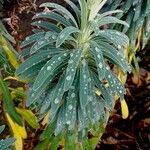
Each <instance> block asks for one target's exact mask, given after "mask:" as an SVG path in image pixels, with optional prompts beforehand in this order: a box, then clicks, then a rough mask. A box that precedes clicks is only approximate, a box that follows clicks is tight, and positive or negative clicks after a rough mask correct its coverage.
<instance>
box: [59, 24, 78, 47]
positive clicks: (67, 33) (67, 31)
mask: <svg viewBox="0 0 150 150" xmlns="http://www.w3.org/2000/svg"><path fill="white" fill-rule="evenodd" d="M76 32H79V30H78V29H77V28H75V27H73V26H69V27H66V28H65V29H63V30H62V31H61V32H60V33H59V35H58V37H57V40H56V47H57V48H58V47H60V46H61V45H62V44H63V43H64V42H65V40H67V39H68V38H69V36H70V34H72V33H76Z"/></svg>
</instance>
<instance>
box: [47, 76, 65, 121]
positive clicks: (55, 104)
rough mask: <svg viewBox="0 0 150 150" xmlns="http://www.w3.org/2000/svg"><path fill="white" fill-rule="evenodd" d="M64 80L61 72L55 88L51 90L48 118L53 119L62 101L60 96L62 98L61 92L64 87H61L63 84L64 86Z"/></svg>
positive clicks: (62, 92)
mask: <svg viewBox="0 0 150 150" xmlns="http://www.w3.org/2000/svg"><path fill="white" fill-rule="evenodd" d="M64 81H65V75H64V74H63V75H62V76H61V77H60V79H59V81H58V83H57V85H56V87H55V90H54V92H53V95H52V102H51V115H50V119H51V120H52V121H53V119H54V117H55V115H56V113H57V111H58V109H59V107H60V103H61V102H62V98H63V94H64V92H65V91H64V89H63V86H64Z"/></svg>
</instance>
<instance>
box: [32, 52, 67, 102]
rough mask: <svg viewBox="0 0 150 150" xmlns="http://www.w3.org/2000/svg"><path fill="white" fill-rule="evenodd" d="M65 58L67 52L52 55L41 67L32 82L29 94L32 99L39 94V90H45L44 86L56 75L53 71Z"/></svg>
mask: <svg viewBox="0 0 150 150" xmlns="http://www.w3.org/2000/svg"><path fill="white" fill-rule="evenodd" d="M66 58H67V53H60V54H58V55H55V56H53V57H52V58H51V59H50V60H49V61H48V62H47V63H46V64H45V65H44V66H43V68H42V69H41V71H40V72H39V74H38V76H37V78H36V80H35V82H34V84H33V88H32V91H31V92H30V94H31V99H32V101H33V100H34V99H36V98H38V96H39V95H40V94H41V91H43V90H45V87H46V86H47V85H48V84H49V83H50V82H51V81H52V79H53V77H54V76H55V75H56V74H54V71H55V70H56V68H57V67H58V66H59V65H61V64H62V63H63V61H64V60H65V59H66Z"/></svg>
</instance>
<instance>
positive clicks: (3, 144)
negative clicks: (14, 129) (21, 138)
mask: <svg viewBox="0 0 150 150" xmlns="http://www.w3.org/2000/svg"><path fill="white" fill-rule="evenodd" d="M14 142H15V139H14V138H7V139H5V140H0V149H1V150H6V149H8V147H10V146H11V145H13V143H14Z"/></svg>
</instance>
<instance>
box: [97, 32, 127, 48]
mask: <svg viewBox="0 0 150 150" xmlns="http://www.w3.org/2000/svg"><path fill="white" fill-rule="evenodd" d="M99 36H102V37H104V38H106V39H107V40H108V41H110V42H111V43H112V44H115V46H117V47H118V45H120V46H121V47H123V46H127V44H128V43H129V39H128V37H127V36H126V35H125V34H123V33H121V32H119V31H116V30H111V29H107V30H103V31H100V32H99Z"/></svg>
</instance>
